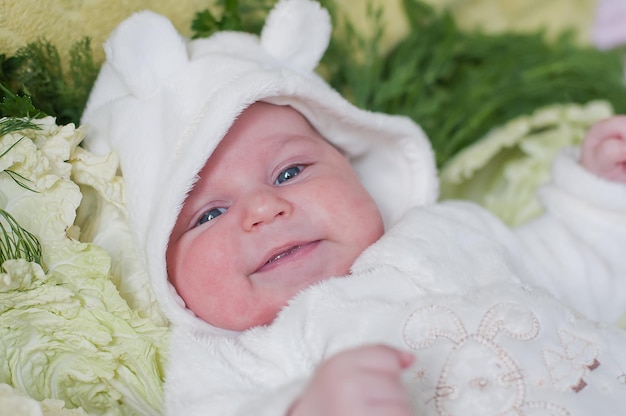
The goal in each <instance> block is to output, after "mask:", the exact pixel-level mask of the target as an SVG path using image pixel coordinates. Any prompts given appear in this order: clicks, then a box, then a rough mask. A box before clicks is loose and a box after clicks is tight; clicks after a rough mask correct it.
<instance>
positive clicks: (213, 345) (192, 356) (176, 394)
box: [164, 328, 308, 416]
mask: <svg viewBox="0 0 626 416" xmlns="http://www.w3.org/2000/svg"><path fill="white" fill-rule="evenodd" d="M171 339H172V342H171V346H170V354H169V363H168V368H167V372H166V374H167V377H166V382H165V387H164V389H165V410H166V411H165V414H166V415H172V416H177V415H185V416H212V415H215V416H265V415H267V416H280V415H285V414H287V411H288V409H289V407H290V406H291V403H293V402H294V401H295V399H296V398H297V397H298V396H299V395H300V394H301V392H302V390H303V389H304V387H305V384H306V382H307V381H308V380H306V378H303V379H301V380H299V379H292V380H291V381H290V382H289V383H288V384H283V385H278V386H275V387H271V386H272V384H273V380H268V377H267V375H268V374H276V369H275V368H264V365H263V364H260V363H259V360H258V359H256V357H253V356H251V354H250V352H249V351H246V350H244V349H241V348H239V347H238V344H237V343H236V342H229V340H228V339H227V338H224V337H203V336H202V335H198V334H195V333H190V332H189V331H186V330H183V329H176V328H174V329H173V330H172V334H171ZM270 378H271V377H270Z"/></svg>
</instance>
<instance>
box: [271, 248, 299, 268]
mask: <svg viewBox="0 0 626 416" xmlns="http://www.w3.org/2000/svg"><path fill="white" fill-rule="evenodd" d="M301 248H302V246H300V245H298V246H293V247H291V248H290V249H289V250H287V251H283V252H282V253H279V254H277V255H276V256H274V257H272V258H271V259H269V260H268V261H267V262H265V265H267V264H272V263H274V262H275V261H278V260H280V259H282V258H283V257H287V256H289V255H291V254H293V253H295V252H296V251H298V250H300V249H301Z"/></svg>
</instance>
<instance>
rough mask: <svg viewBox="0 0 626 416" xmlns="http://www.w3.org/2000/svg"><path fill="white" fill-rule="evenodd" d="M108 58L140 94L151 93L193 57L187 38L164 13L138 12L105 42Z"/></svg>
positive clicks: (128, 86)
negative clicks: (188, 51) (188, 48)
mask: <svg viewBox="0 0 626 416" xmlns="http://www.w3.org/2000/svg"><path fill="white" fill-rule="evenodd" d="M104 50H105V53H106V57H107V62H108V63H109V65H110V66H111V67H112V69H113V71H114V72H115V73H116V74H117V75H118V77H119V78H120V81H121V82H122V83H123V84H124V85H125V86H126V88H127V89H128V92H129V93H130V94H131V95H134V96H136V97H138V98H141V97H145V96H148V95H150V94H151V93H152V92H153V91H154V90H156V89H158V87H159V85H160V84H161V83H162V82H163V81H164V80H166V79H168V78H169V77H170V76H171V75H172V74H173V73H174V72H176V71H177V70H178V69H179V68H180V67H182V66H183V65H185V64H186V63H187V62H188V61H189V59H188V54H187V45H186V40H185V38H183V37H182V36H181V35H180V34H179V33H178V31H177V30H176V28H175V27H174V25H173V24H172V23H171V22H170V21H169V20H168V19H167V18H165V17H164V16H161V15H159V14H157V13H154V12H152V11H142V12H138V13H135V14H134V15H132V16H131V17H129V18H128V19H126V20H125V21H124V22H122V23H121V24H120V25H119V26H118V27H117V28H116V29H115V30H114V31H113V33H112V34H111V36H110V37H109V39H108V41H107V42H106V44H105V45H104Z"/></svg>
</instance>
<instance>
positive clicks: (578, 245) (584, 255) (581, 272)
mask: <svg viewBox="0 0 626 416" xmlns="http://www.w3.org/2000/svg"><path fill="white" fill-rule="evenodd" d="M539 197H540V199H541V202H542V204H543V205H544V208H545V214H544V215H543V216H542V217H540V218H538V219H537V220H534V221H532V222H530V223H528V224H527V225H524V226H522V227H520V228H519V229H518V230H516V232H517V235H518V236H519V238H520V240H521V241H522V243H523V244H524V246H526V247H525V248H526V249H527V250H529V251H530V252H531V254H532V256H531V259H532V261H538V262H539V264H540V265H541V267H543V269H544V270H546V271H547V274H546V275H545V276H543V277H541V280H540V281H537V282H535V283H538V284H540V285H543V286H544V287H546V288H547V289H549V290H550V291H551V292H552V293H553V294H554V295H555V296H557V297H558V298H560V299H562V300H563V301H565V302H567V303H568V304H569V305H571V306H572V307H574V308H576V309H578V310H579V311H580V312H582V313H584V314H585V315H587V316H588V317H590V318H592V319H597V320H601V321H604V322H615V321H616V320H617V319H618V318H619V317H620V316H622V315H623V314H624V312H626V185H624V184H621V183H617V182H610V181H607V180H604V179H602V178H599V177H597V176H595V175H594V174H592V173H590V172H588V171H587V170H585V169H584V168H583V167H582V166H581V165H580V164H579V163H578V152H577V150H575V149H566V150H565V151H564V152H563V153H561V154H560V155H559V156H558V157H557V158H556V160H555V162H554V165H553V171H552V182H551V183H550V184H549V185H547V186H546V187H544V188H543V189H541V190H540V193H539Z"/></svg>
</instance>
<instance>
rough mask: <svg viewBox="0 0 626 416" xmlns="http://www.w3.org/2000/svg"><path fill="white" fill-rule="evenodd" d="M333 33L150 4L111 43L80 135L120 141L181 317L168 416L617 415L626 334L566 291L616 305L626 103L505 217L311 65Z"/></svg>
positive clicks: (621, 267) (158, 264)
mask: <svg viewBox="0 0 626 416" xmlns="http://www.w3.org/2000/svg"><path fill="white" fill-rule="evenodd" d="M329 37H330V23H329V19H328V15H327V14H326V13H325V11H324V10H323V9H321V8H320V7H319V5H318V4H317V3H315V2H313V1H309V0H283V1H281V2H279V3H278V4H277V6H276V7H275V9H274V10H273V11H272V12H271V13H270V15H269V16H268V20H267V22H266V25H265V27H264V29H263V32H262V34H261V36H260V38H257V37H255V36H252V35H249V34H244V33H229V32H222V33H218V34H216V35H214V36H212V37H211V38H209V39H203V40H196V41H190V42H188V41H186V40H184V39H183V38H182V37H180V36H179V35H178V34H177V33H176V31H175V30H174V29H173V27H172V26H171V24H170V23H169V22H168V21H167V20H165V19H164V18H162V17H160V16H158V15H155V14H153V13H150V12H144V13H140V14H137V15H135V16H132V17H131V18H129V19H128V20H127V21H126V22H123V23H122V24H121V25H120V26H119V27H118V29H116V31H115V32H114V33H113V34H112V35H111V37H110V38H109V40H108V42H107V44H106V46H105V48H106V51H107V62H106V63H105V65H104V66H103V68H102V71H101V74H100V76H99V78H98V81H97V83H96V85H95V87H94V90H93V92H92V94H91V97H90V100H89V103H88V107H87V109H86V111H85V114H84V117H83V123H84V124H86V125H88V127H89V132H88V137H87V139H86V142H85V146H86V147H88V148H90V149H91V150H93V151H96V152H108V151H110V150H115V151H116V152H118V153H119V155H120V160H121V168H122V172H123V175H124V178H125V183H126V186H127V206H128V211H129V212H128V214H129V221H130V224H131V227H132V229H133V233H134V237H135V239H136V243H137V247H138V248H139V250H140V251H141V252H142V253H143V255H144V259H145V261H146V264H147V267H148V270H149V272H150V276H151V279H152V283H153V287H154V290H155V293H156V295H157V297H158V298H159V301H160V304H161V306H162V308H163V311H164V312H165V314H166V315H167V316H168V318H169V319H170V321H171V325H172V337H171V339H172V343H171V355H170V361H169V366H168V369H167V380H166V385H165V393H166V408H167V411H168V413H169V414H173V415H179V414H185V415H194V414H203V415H204V414H216V415H235V414H239V415H242V414H251V415H291V416H297V415H352V414H355V415H368V414H384V415H409V414H419V415H461V414H462V415H490V414H494V415H495V414H502V415H504V414H511V415H513V414H519V415H521V414H529V415H530V414H544V415H570V414H572V415H573V414H576V413H575V412H581V414H587V413H588V412H590V411H592V410H593V411H596V412H598V413H600V414H617V413H619V412H620V411H621V410H620V409H623V408H624V406H626V395H625V394H624V391H623V390H624V389H626V384H625V383H626V352H625V351H626V348H625V347H626V335H624V333H623V332H622V331H619V330H617V329H614V328H611V327H609V326H603V325H601V324H597V323H594V322H592V321H590V320H587V319H586V318H583V317H582V316H581V315H580V314H579V312H576V311H574V310H572V309H571V308H570V307H569V306H567V305H573V306H575V307H576V308H577V309H578V310H579V311H582V312H583V313H585V314H586V315H588V316H590V317H591V318H593V319H598V320H605V321H611V320H614V319H616V318H617V317H618V316H620V315H621V313H622V312H623V310H624V306H625V303H626V285H624V284H622V282H621V278H623V277H624V275H625V273H626V259H625V258H624V256H623V255H621V252H622V249H621V248H622V247H623V246H624V240H626V187H625V186H624V185H623V184H622V183H620V182H626V169H625V165H624V164H625V161H626V151H625V148H626V143H625V139H624V134H625V133H624V132H626V119H624V118H622V117H616V118H613V119H610V120H606V121H604V122H602V123H599V124H598V125H597V126H596V127H594V128H593V129H591V131H590V132H589V135H588V137H587V139H586V140H585V143H584V145H583V147H582V157H581V163H579V162H578V156H577V155H576V152H570V153H564V154H563V155H561V156H560V157H559V158H558V159H557V160H556V161H555V166H554V180H553V183H552V184H551V185H550V186H548V187H547V188H546V189H545V191H544V193H543V194H542V195H543V200H544V203H545V205H546V214H545V215H544V216H543V217H541V218H540V219H538V220H537V221H535V222H533V223H531V224H528V225H527V226H525V227H523V228H522V229H520V230H516V231H512V230H510V229H508V228H506V227H505V226H504V225H503V224H502V223H500V222H499V221H498V220H497V219H495V218H494V217H493V216H492V215H491V214H489V213H488V212H486V211H484V210H482V209H480V208H479V207H477V206H475V205H472V204H469V203H462V202H454V203H445V204H435V200H436V196H437V193H436V189H437V181H436V172H435V166H434V159H433V157H432V152H431V149H430V146H429V144H428V141H427V140H426V138H425V137H424V135H423V133H422V131H421V130H420V128H419V127H418V126H417V125H415V124H414V123H413V122H412V121H410V120H409V119H407V118H404V117H397V116H390V115H384V114H377V113H369V112H365V111H362V110H359V109H357V108H355V107H353V106H352V105H350V104H349V103H348V102H347V101H345V100H344V99H343V98H342V97H340V96H339V95H338V94H337V93H336V92H334V91H333V90H332V89H330V88H329V87H328V85H327V84H326V83H324V82H323V81H322V80H321V79H320V78H319V77H317V76H316V75H315V74H314V73H313V69H314V68H315V67H316V65H317V63H318V61H319V59H320V58H321V56H322V54H323V52H324V51H325V49H326V47H327V44H328V40H329ZM581 164H582V165H583V166H584V167H585V168H586V169H583V168H582V167H581ZM590 172H593V173H594V174H595V175H594V174H592V173H590ZM600 177H603V178H606V179H609V180H606V179H601V178H600ZM566 283H569V284H568V285H566ZM584 285H587V286H584ZM540 287H545V288H547V290H548V291H549V292H551V293H549V292H548V291H546V290H543V289H541V288H540ZM555 296H556V297H558V298H560V299H561V300H562V302H563V303H561V301H560V300H557V299H556V298H555Z"/></svg>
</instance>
